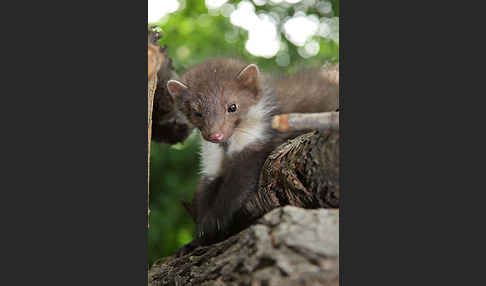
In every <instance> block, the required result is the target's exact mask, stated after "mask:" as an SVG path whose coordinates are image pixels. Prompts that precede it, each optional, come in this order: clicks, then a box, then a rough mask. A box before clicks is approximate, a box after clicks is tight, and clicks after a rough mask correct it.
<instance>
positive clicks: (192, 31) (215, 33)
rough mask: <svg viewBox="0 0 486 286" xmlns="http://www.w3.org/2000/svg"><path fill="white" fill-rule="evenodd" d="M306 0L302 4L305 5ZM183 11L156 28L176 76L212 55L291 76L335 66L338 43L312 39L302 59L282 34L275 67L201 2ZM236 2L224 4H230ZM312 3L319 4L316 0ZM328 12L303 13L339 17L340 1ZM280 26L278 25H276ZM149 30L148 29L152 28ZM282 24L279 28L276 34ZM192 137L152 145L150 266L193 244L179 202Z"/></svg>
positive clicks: (187, 187) (193, 180)
mask: <svg viewBox="0 0 486 286" xmlns="http://www.w3.org/2000/svg"><path fill="white" fill-rule="evenodd" d="M304 1H305V0H304ZM183 2H185V5H183V9H179V11H177V12H176V13H173V14H170V15H169V16H167V17H164V18H163V19H161V21H159V22H158V23H154V24H152V25H157V26H159V27H160V28H161V30H162V32H163V37H162V39H161V41H160V44H161V45H162V46H164V45H167V46H168V53H169V57H171V58H172V59H173V65H174V68H175V70H176V72H177V73H179V74H180V73H182V72H183V71H185V70H186V69H187V68H188V67H190V66H191V65H193V64H195V63H198V62H200V61H203V60H205V59H208V58H211V57H215V56H231V57H237V58H241V59H243V60H245V61H246V62H252V63H256V64H258V65H259V66H260V67H261V68H262V70H264V71H267V72H283V71H287V72H292V71H295V70H296V69H297V68H298V67H300V66H309V65H322V64H324V63H325V62H328V61H330V62H337V61H338V59H339V44H338V43H336V42H334V41H332V40H329V39H325V38H322V37H318V36H314V37H313V39H314V40H316V41H317V42H318V43H319V53H318V54H317V55H316V56H313V57H310V58H303V57H302V56H301V55H300V54H299V52H298V49H299V48H298V47H296V46H295V45H293V44H292V43H291V42H290V41H288V40H287V39H286V37H285V35H284V34H283V33H282V34H281V35H280V37H281V44H283V45H284V46H286V49H284V50H281V51H279V54H281V53H285V56H288V59H289V65H287V66H279V65H278V64H277V63H276V58H277V57H278V56H279V54H277V56H276V57H272V58H263V57H255V56H253V55H251V54H250V53H249V52H248V51H247V50H246V49H245V42H246V40H247V39H248V32H247V31H246V30H245V29H242V28H239V27H235V26H233V25H232V24H231V22H230V20H229V18H227V17H224V16H223V15H221V13H215V12H214V11H208V9H207V8H206V5H205V3H204V0H185V1H183ZM238 2H241V1H229V2H228V3H231V4H235V5H236V3H238ZM315 2H316V3H317V2H319V1H315ZM330 2H331V3H332V7H333V11H332V12H331V13H330V14H327V15H320V14H319V11H317V10H316V9H315V8H313V7H310V8H309V9H308V10H307V11H306V14H315V15H318V16H319V17H323V16H325V17H337V16H339V1H338V0H332V1H330ZM296 7H297V6H295V5H290V4H285V3H281V4H272V3H268V1H267V4H265V5H263V6H256V12H257V13H269V12H273V13H277V14H278V16H279V18H280V19H281V20H282V19H285V18H286V17H288V16H293V15H294V14H295V12H296V10H297V9H298V8H296ZM281 22H282V21H281ZM152 25H151V26H152ZM281 25H282V23H280V24H279V29H281ZM198 140H199V135H198V134H197V133H195V134H193V135H192V136H191V137H189V138H188V139H187V140H186V141H185V142H184V144H176V145H174V146H168V145H165V144H158V143H154V142H153V143H152V146H151V152H152V153H151V159H150V162H151V165H150V209H151V213H150V229H149V233H148V239H149V261H148V262H149V264H152V263H153V262H154V261H155V260H156V259H158V258H160V257H163V256H167V255H172V254H173V253H174V251H175V250H176V249H177V248H179V247H180V246H182V245H184V244H185V243H187V242H189V241H191V240H192V234H193V231H194V225H193V223H192V219H191V218H190V216H189V214H187V213H186V211H185V210H184V208H183V207H182V205H181V204H180V201H182V200H185V201H190V200H191V198H192V194H193V192H194V191H195V188H196V185H197V182H198V170H199V158H198V155H197V154H198V148H199V146H198Z"/></svg>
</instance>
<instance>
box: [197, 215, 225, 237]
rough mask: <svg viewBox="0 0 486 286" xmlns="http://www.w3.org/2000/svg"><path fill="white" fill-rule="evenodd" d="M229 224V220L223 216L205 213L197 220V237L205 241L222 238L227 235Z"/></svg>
mask: <svg viewBox="0 0 486 286" xmlns="http://www.w3.org/2000/svg"><path fill="white" fill-rule="evenodd" d="M229 224H230V221H229V220H228V219H227V218H226V217H224V216H218V215H216V214H207V215H206V216H204V217H203V218H202V219H201V220H200V221H199V222H198V226H197V232H196V235H197V238H198V239H199V240H201V241H204V242H206V243H214V242H218V241H221V240H224V239H225V238H227V237H228V236H229V230H228V228H229V227H228V226H229Z"/></svg>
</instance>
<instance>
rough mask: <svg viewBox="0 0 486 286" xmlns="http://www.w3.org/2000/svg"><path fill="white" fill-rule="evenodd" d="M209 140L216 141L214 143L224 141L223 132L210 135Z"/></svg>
mask: <svg viewBox="0 0 486 286" xmlns="http://www.w3.org/2000/svg"><path fill="white" fill-rule="evenodd" d="M209 138H210V139H211V140H214V141H221V140H223V138H224V135H223V133H221V132H219V133H213V134H211V135H209Z"/></svg>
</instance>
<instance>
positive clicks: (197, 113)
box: [194, 111, 202, 117]
mask: <svg viewBox="0 0 486 286" xmlns="http://www.w3.org/2000/svg"><path fill="white" fill-rule="evenodd" d="M194 115H196V116H197V117H202V114H201V112H197V111H194Z"/></svg>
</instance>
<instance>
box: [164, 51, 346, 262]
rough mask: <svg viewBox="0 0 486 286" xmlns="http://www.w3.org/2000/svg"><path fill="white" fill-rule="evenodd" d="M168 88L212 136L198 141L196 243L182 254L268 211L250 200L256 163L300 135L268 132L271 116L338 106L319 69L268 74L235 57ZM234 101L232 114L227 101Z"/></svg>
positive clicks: (198, 70)
mask: <svg viewBox="0 0 486 286" xmlns="http://www.w3.org/2000/svg"><path fill="white" fill-rule="evenodd" d="M167 87H168V90H169V92H170V93H171V94H172V95H173V96H174V98H175V101H176V102H177V106H178V107H179V109H180V110H181V112H182V113H183V114H185V116H186V117H187V119H188V121H189V122H191V123H192V124H193V125H194V126H196V127H197V128H198V129H199V130H200V131H201V136H202V137H203V139H204V140H207V141H211V140H210V135H211V134H213V133H214V132H222V133H223V134H224V140H223V142H218V144H216V143H209V142H205V141H202V144H203V146H202V149H203V151H202V160H203V166H205V167H206V170H203V171H204V172H203V176H202V178H201V183H200V186H199V187H198V190H197V192H196V194H195V196H194V201H193V204H192V207H191V213H192V214H194V216H195V218H196V223H197V233H196V238H195V240H194V241H193V242H192V243H191V244H189V245H188V246H186V247H185V248H182V249H181V251H179V254H184V253H185V252H186V251H188V250H190V249H192V248H193V247H196V246H198V245H203V244H209V243H213V242H216V241H219V240H221V239H224V238H226V237H227V236H229V235H231V234H233V233H235V232H238V231H240V230H241V229H243V228H245V227H246V226H248V225H249V224H251V223H252V222H253V221H254V219H255V218H258V217H259V216H261V215H263V214H264V213H265V212H266V211H268V210H267V209H266V208H265V207H263V206H264V205H265V204H264V202H261V203H258V204H252V207H249V206H248V204H247V202H249V201H253V202H254V201H255V196H256V191H257V188H258V179H259V175H260V171H261V167H262V166H263V163H264V162H265V159H266V158H267V157H268V155H269V154H270V152H271V151H272V150H274V149H275V148H276V147H277V146H278V145H280V144H281V143H283V142H284V141H285V140H286V139H289V138H292V137H295V136H297V135H299V134H298V133H294V134H279V133H277V132H276V131H274V130H272V129H271V126H270V123H271V117H272V116H273V115H275V114H278V113H288V112H324V111H333V110H336V109H337V108H338V96H337V87H336V85H333V83H332V82H331V81H330V80H328V79H326V78H325V77H324V76H323V74H322V73H321V71H319V70H308V71H304V72H300V73H298V74H296V75H293V76H283V77H280V78H271V77H267V76H265V75H263V74H262V73H259V72H258V69H257V68H256V66H252V65H247V64H245V63H243V62H240V61H237V60H233V59H215V60H209V61H206V62H204V63H201V64H199V65H196V66H194V67H193V68H191V69H190V70H188V71H187V72H186V73H185V74H184V75H183V76H182V78H181V82H177V81H169V83H168V85H167ZM231 104H236V105H237V107H238V109H237V111H236V112H232V113H230V112H228V106H229V105H231Z"/></svg>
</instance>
